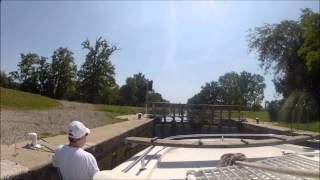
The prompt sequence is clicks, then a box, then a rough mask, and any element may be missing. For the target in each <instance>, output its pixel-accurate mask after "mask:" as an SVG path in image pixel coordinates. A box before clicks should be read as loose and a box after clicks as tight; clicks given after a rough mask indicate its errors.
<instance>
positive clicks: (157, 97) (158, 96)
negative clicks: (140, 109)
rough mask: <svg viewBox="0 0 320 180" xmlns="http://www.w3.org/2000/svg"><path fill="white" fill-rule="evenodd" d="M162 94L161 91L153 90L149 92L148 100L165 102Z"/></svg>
mask: <svg viewBox="0 0 320 180" xmlns="http://www.w3.org/2000/svg"><path fill="white" fill-rule="evenodd" d="M163 101H164V100H163V99H162V95H161V94H160V93H157V92H154V91H151V93H149V94H148V102H163Z"/></svg>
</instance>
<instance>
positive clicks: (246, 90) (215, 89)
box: [188, 71, 266, 108]
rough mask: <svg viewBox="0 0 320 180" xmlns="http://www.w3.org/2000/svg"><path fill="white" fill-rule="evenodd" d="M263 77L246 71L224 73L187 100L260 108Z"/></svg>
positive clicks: (197, 102) (192, 102)
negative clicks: (217, 79)
mask: <svg viewBox="0 0 320 180" xmlns="http://www.w3.org/2000/svg"><path fill="white" fill-rule="evenodd" d="M265 86H266V85H265V84H264V78H263V77H262V76H261V75H258V74H251V73H248V72H246V71H243V72H241V73H240V74H237V73H235V72H230V73H226V74H224V75H223V76H220V77H219V81H218V82H216V81H212V82H211V83H206V84H205V85H204V86H202V87H201V91H200V92H199V93H198V94H196V95H194V96H193V97H192V98H190V99H189V100H188V103H189V104H234V105H242V106H246V107H248V108H253V107H255V108H260V107H261V106H260V103H261V101H262V100H263V97H264V96H263V90H264V88H265Z"/></svg>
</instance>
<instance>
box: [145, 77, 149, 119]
mask: <svg viewBox="0 0 320 180" xmlns="http://www.w3.org/2000/svg"><path fill="white" fill-rule="evenodd" d="M146 82H147V83H146V112H145V114H148V84H149V83H148V80H147V81H146Z"/></svg>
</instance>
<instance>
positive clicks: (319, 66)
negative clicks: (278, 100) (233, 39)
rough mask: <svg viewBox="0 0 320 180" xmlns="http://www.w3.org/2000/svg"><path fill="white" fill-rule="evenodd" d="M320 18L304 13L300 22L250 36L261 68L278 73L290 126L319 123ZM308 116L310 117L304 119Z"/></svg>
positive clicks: (278, 87)
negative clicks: (302, 123) (292, 123)
mask: <svg viewBox="0 0 320 180" xmlns="http://www.w3.org/2000/svg"><path fill="white" fill-rule="evenodd" d="M319 17H320V14H319V13H315V12H312V11H311V10H310V9H304V10H302V15H301V17H300V19H299V20H298V21H287V20H286V21H281V22H280V23H278V24H273V25H270V24H267V25H265V26H263V27H257V28H255V30H254V32H251V33H250V34H249V48H250V49H251V50H255V51H256V52H257V53H258V59H259V61H260V62H261V66H262V67H264V69H265V70H266V71H268V70H269V69H270V68H271V67H272V68H273V69H274V70H275V73H276V74H275V77H274V80H273V82H274V84H275V87H276V90H277V92H279V93H281V94H282V95H283V97H284V98H285V99H286V102H285V103H284V104H283V106H282V107H281V112H280V114H281V117H280V118H281V119H283V120H284V121H287V122H289V121H291V120H293V119H294V121H300V122H305V121H309V120H317V119H314V118H315V117H316V116H318V115H317V114H318V112H319V111H320V106H319V104H320V83H319V77H320V60H319V57H320V40H319V38H318V37H319V33H320V18H319ZM306 102H310V103H306ZM305 108H307V109H305ZM304 112H308V115H306V116H303V118H302V114H301V113H304ZM309 115H310V117H308V116H309Z"/></svg>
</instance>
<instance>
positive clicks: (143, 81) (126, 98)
mask: <svg viewBox="0 0 320 180" xmlns="http://www.w3.org/2000/svg"><path fill="white" fill-rule="evenodd" d="M152 84H153V81H152V80H149V79H147V78H145V76H144V75H143V74H142V73H140V72H139V73H138V74H134V75H133V77H128V78H127V80H126V84H125V85H123V86H122V87H121V88H120V96H121V102H122V104H125V105H134V106H143V105H144V104H145V103H146V95H147V94H146V93H147V86H148V100H149V101H156V102H158V101H163V100H164V99H162V96H161V94H160V93H157V92H155V91H154V90H153V89H152Z"/></svg>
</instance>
